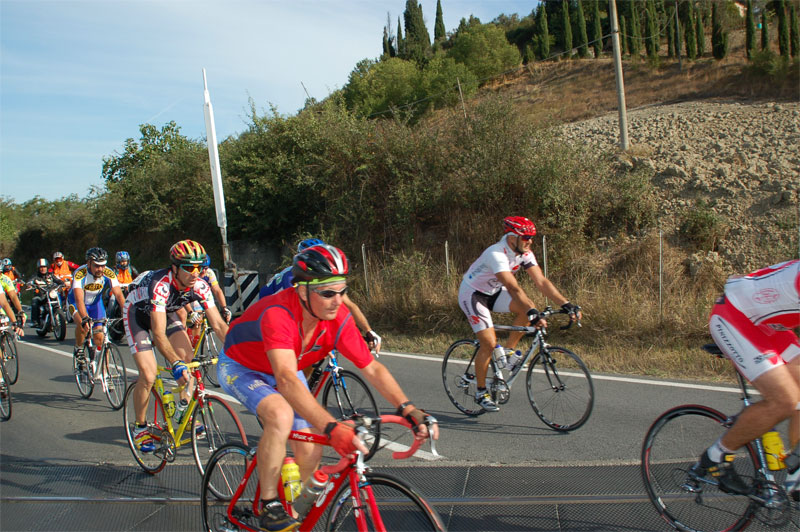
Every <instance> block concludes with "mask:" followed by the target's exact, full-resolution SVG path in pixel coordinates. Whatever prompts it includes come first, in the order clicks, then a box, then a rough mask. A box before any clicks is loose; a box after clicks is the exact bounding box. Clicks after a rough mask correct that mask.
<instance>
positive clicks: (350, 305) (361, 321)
mask: <svg viewBox="0 0 800 532" xmlns="http://www.w3.org/2000/svg"><path fill="white" fill-rule="evenodd" d="M342 302H343V303H344V305H345V306H346V307H347V310H349V311H350V314H352V315H353V320H354V321H355V322H356V327H358V330H359V331H361V334H367V333H368V332H369V331H371V330H372V327H370V326H369V322H368V321H367V317H366V316H364V313H363V312H361V309H360V308H358V305H356V304H355V302H353V300H352V299H350V296H348V295H347V294H345V295H344V297H343V298H342Z"/></svg>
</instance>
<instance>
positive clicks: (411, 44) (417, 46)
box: [403, 0, 431, 64]
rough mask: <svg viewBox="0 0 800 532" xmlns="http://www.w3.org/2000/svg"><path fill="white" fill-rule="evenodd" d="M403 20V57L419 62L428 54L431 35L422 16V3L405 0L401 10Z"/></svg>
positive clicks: (414, 0)
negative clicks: (404, 31) (404, 34)
mask: <svg viewBox="0 0 800 532" xmlns="http://www.w3.org/2000/svg"><path fill="white" fill-rule="evenodd" d="M403 21H404V22H405V27H406V38H405V48H406V50H405V57H404V58H405V59H412V60H414V61H416V62H417V63H419V64H421V63H422V62H423V61H425V59H426V58H427V57H428V56H430V52H431V36H430V34H429V33H428V28H426V27H425V20H424V19H423V16H422V5H421V4H417V2H416V0H406V10H405V11H404V12H403Z"/></svg>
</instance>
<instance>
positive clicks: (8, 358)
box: [2, 332, 19, 384]
mask: <svg viewBox="0 0 800 532" xmlns="http://www.w3.org/2000/svg"><path fill="white" fill-rule="evenodd" d="M2 342H3V345H2V349H3V363H4V364H5V366H6V373H7V374H8V384H16V383H17V379H18V378H19V358H18V357H17V342H16V340H14V337H13V336H12V335H10V334H9V333H7V332H6V333H3V340H2Z"/></svg>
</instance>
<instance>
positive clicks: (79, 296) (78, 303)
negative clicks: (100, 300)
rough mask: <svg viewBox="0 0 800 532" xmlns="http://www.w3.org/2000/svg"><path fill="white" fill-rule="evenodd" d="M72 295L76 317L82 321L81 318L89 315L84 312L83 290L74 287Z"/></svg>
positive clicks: (87, 312)
mask: <svg viewBox="0 0 800 532" xmlns="http://www.w3.org/2000/svg"><path fill="white" fill-rule="evenodd" d="M72 295H73V296H74V297H75V308H76V309H77V311H78V317H79V318H80V319H81V321H83V318H85V317H86V316H88V315H89V311H87V310H86V302H85V301H84V300H83V295H84V294H83V288H79V287H77V286H74V287H73V288H72Z"/></svg>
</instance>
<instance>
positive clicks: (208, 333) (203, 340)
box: [192, 312, 222, 388]
mask: <svg viewBox="0 0 800 532" xmlns="http://www.w3.org/2000/svg"><path fill="white" fill-rule="evenodd" d="M193 343H194V356H193V357H192V358H193V359H194V360H211V359H215V358H217V357H218V356H219V350H220V349H219V348H220V347H221V345H222V342H220V341H219V340H218V339H217V337H216V335H214V329H212V328H211V326H210V325H209V324H208V319H206V313H205V312H203V323H202V327H201V328H200V334H199V336H197V337H196V341H193ZM203 379H205V380H206V381H208V382H210V383H211V384H212V385H213V386H214V387H216V388H219V382H218V381H217V368H216V367H215V366H214V365H204V366H203Z"/></svg>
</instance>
